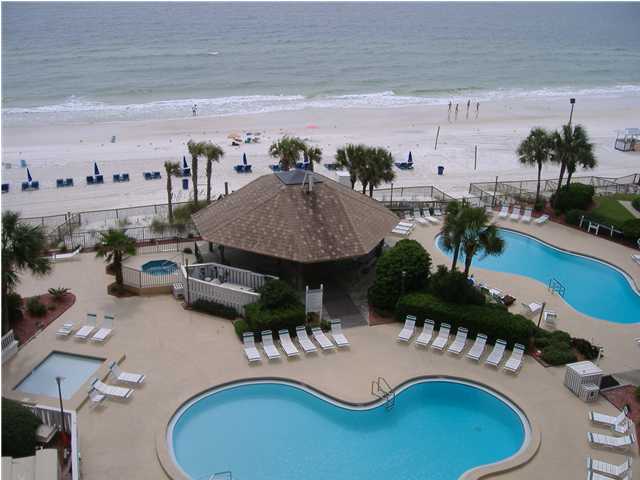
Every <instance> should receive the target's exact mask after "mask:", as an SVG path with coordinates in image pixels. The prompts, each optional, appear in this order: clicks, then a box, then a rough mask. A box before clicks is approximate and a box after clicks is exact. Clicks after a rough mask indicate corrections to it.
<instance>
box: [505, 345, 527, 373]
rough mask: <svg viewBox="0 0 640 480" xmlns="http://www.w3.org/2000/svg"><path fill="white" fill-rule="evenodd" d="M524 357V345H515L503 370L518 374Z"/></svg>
mask: <svg viewBox="0 0 640 480" xmlns="http://www.w3.org/2000/svg"><path fill="white" fill-rule="evenodd" d="M523 355H524V345H521V344H520V343H516V344H515V345H514V346H513V350H512V351H511V356H510V357H509V360H507V361H506V363H505V364H504V367H502V368H504V369H505V370H506V371H507V372H512V373H518V371H520V368H522V357H523Z"/></svg>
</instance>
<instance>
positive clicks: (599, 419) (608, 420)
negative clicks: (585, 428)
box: [589, 407, 629, 427]
mask: <svg viewBox="0 0 640 480" xmlns="http://www.w3.org/2000/svg"><path fill="white" fill-rule="evenodd" d="M628 413H629V411H628V410H627V407H624V408H623V409H622V411H621V412H620V413H619V414H618V415H617V416H615V417H614V416H611V415H606V414H604V413H598V412H594V411H593V410H592V411H590V412H589V420H591V423H595V424H596V425H602V426H604V427H615V426H616V425H620V424H621V423H622V422H624V421H625V420H627V414H628Z"/></svg>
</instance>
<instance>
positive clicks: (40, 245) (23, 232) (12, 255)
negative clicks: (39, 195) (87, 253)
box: [2, 211, 51, 334]
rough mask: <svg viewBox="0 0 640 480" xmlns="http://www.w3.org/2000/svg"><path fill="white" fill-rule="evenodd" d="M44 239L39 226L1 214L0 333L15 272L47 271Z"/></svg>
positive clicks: (9, 213) (14, 215) (4, 328)
mask: <svg viewBox="0 0 640 480" xmlns="http://www.w3.org/2000/svg"><path fill="white" fill-rule="evenodd" d="M46 251H47V239H46V237H45V234H44V230H43V229H42V227H41V226H39V225H29V224H26V223H21V222H20V214H19V213H17V212H12V211H6V212H4V213H3V214H2V333H3V334H4V333H5V332H7V331H8V330H9V309H8V304H9V302H7V295H8V294H9V293H11V292H12V291H13V290H14V289H15V287H16V285H17V284H18V282H19V279H18V273H19V272H20V271H23V270H29V271H31V273H32V274H34V275H44V274H46V273H49V271H50V270H51V263H50V262H49V258H48V257H46V256H45V254H46Z"/></svg>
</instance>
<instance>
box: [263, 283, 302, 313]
mask: <svg viewBox="0 0 640 480" xmlns="http://www.w3.org/2000/svg"><path fill="white" fill-rule="evenodd" d="M258 293H259V294H260V304H261V305H262V306H263V307H265V308H268V309H274V308H282V307H289V306H292V305H297V304H299V303H300V299H299V298H298V295H297V294H296V292H295V290H294V289H293V288H291V286H289V284H288V283H287V282H284V281H282V280H269V281H268V282H267V283H265V284H264V285H263V286H262V287H261V288H259V289H258Z"/></svg>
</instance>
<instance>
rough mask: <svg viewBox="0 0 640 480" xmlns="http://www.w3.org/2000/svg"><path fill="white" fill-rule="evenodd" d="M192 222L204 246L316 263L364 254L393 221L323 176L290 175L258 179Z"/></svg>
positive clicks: (384, 210)
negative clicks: (206, 241)
mask: <svg viewBox="0 0 640 480" xmlns="http://www.w3.org/2000/svg"><path fill="white" fill-rule="evenodd" d="M305 178H306V181H305ZM309 178H312V179H313V185H312V186H311V188H309ZM193 221H194V223H195V225H196V227H197V228H198V231H199V232H200V235H202V238H203V239H204V240H208V241H210V242H213V243H216V244H219V245H224V246H226V247H231V248H236V249H239V250H245V251H249V252H253V253H257V254H261V255H266V256H270V257H276V258H281V259H285V260H290V261H293V262H299V263H317V262H324V261H331V260H340V259H345V258H354V257H359V256H362V255H366V254H368V253H370V252H371V250H373V249H374V248H375V247H376V246H377V245H378V244H379V243H380V241H381V240H382V239H384V237H385V236H386V235H388V234H389V233H390V232H391V230H392V229H393V228H394V227H395V226H396V224H397V223H398V217H397V216H396V215H395V214H394V213H392V212H391V211H390V210H388V209H387V208H386V207H384V206H383V205H381V204H380V203H378V202H377V201H375V200H373V199H371V198H369V197H368V196H366V195H363V194H361V193H359V192H356V191H354V190H351V189H350V188H349V187H345V186H343V185H340V184H339V183H337V182H335V181H333V180H331V179H329V178H327V177H325V176H323V175H320V174H318V173H311V172H307V171H302V170H292V171H289V172H278V173H274V174H270V175H264V176H262V177H259V178H258V179H256V180H254V181H252V182H251V183H249V184H248V185H246V186H244V187H242V188H241V189H239V190H236V191H235V192H233V193H231V194H230V195H227V196H226V197H223V198H222V199H220V200H218V201H216V202H214V203H212V204H211V205H209V206H208V207H206V208H205V209H203V210H200V211H199V212H197V213H196V214H194V215H193Z"/></svg>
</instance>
